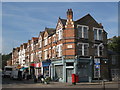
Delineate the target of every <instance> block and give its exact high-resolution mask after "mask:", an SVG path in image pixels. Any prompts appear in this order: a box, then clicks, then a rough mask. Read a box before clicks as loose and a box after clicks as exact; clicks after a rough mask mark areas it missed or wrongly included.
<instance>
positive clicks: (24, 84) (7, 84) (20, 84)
mask: <svg viewBox="0 0 120 90" xmlns="http://www.w3.org/2000/svg"><path fill="white" fill-rule="evenodd" d="M2 88H101V89H102V90H103V88H104V87H103V85H102V84H101V83H100V84H99V83H77V84H76V85H72V84H71V83H60V82H50V83H49V84H42V83H39V82H38V83H34V81H33V80H32V79H31V80H22V81H19V80H11V79H9V78H2ZM105 88H118V82H106V83H105Z"/></svg>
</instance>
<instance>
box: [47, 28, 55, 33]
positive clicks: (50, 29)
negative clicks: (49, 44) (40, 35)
mask: <svg viewBox="0 0 120 90" xmlns="http://www.w3.org/2000/svg"><path fill="white" fill-rule="evenodd" d="M45 31H47V33H48V35H52V34H54V33H55V29H54V28H47V27H46V28H45Z"/></svg>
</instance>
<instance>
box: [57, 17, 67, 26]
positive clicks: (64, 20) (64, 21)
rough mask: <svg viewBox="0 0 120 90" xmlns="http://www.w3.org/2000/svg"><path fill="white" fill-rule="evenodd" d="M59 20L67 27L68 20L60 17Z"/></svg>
mask: <svg viewBox="0 0 120 90" xmlns="http://www.w3.org/2000/svg"><path fill="white" fill-rule="evenodd" d="M59 19H60V20H61V22H62V24H63V25H64V26H65V25H66V22H67V19H61V18H60V17H59Z"/></svg>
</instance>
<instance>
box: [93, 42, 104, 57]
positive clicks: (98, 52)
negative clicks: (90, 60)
mask: <svg viewBox="0 0 120 90" xmlns="http://www.w3.org/2000/svg"><path fill="white" fill-rule="evenodd" d="M94 46H97V55H98V56H100V47H102V49H103V48H104V46H103V44H102V45H99V44H94Z"/></svg>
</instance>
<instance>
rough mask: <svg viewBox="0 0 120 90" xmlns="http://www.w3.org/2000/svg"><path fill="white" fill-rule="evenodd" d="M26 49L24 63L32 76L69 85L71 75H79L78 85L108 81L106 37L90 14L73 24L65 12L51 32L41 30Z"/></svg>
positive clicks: (71, 12)
mask: <svg viewBox="0 0 120 90" xmlns="http://www.w3.org/2000/svg"><path fill="white" fill-rule="evenodd" d="M26 47H27V48H26V49H27V53H26V54H27V55H26V56H27V57H26V59H25V61H26V60H27V63H29V65H28V66H29V67H30V68H32V69H31V70H30V71H31V72H32V73H33V74H34V73H35V74H36V75H37V74H38V73H39V72H41V73H42V74H44V75H49V76H50V77H51V79H53V80H58V81H60V82H71V74H72V73H75V74H77V75H79V82H82V81H91V80H96V79H98V78H99V79H108V78H109V77H108V63H107V62H108V58H107V33H106V31H105V30H104V28H103V26H102V24H101V23H98V22H96V21H95V19H94V18H93V17H92V16H91V15H90V14H87V15H86V16H84V17H82V18H80V19H78V20H76V21H74V20H73V11H72V9H68V11H67V19H61V18H60V17H59V18H58V22H57V25H56V28H55V29H53V28H45V30H44V31H43V32H40V34H39V36H38V37H36V38H35V37H33V38H32V39H31V40H29V41H28V43H27V46H26ZM13 55H14V54H13Z"/></svg>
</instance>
